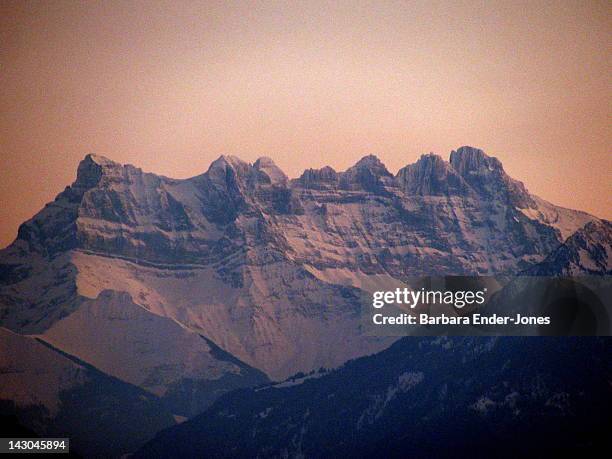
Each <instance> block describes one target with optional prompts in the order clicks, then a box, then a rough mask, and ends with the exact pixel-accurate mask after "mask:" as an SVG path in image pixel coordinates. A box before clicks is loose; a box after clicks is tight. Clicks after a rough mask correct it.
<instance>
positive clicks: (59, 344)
mask: <svg viewBox="0 0 612 459" xmlns="http://www.w3.org/2000/svg"><path fill="white" fill-rule="evenodd" d="M611 246H612V243H611V235H610V222H607V221H605V220H600V219H597V218H596V217H594V216H591V215H588V214H586V213H584V212H580V211H574V210H569V209H564V208H561V207H558V206H555V205H553V204H551V203H548V202H546V201H544V200H542V199H540V198H538V197H536V196H534V195H531V194H530V193H529V192H528V191H527V189H526V188H525V186H524V185H523V184H522V183H521V182H519V181H517V180H514V179H512V178H511V177H509V176H508V175H507V174H506V172H505V171H504V169H503V167H502V164H501V162H500V161H499V160H497V159H496V158H493V157H489V156H487V155H486V154H485V153H484V152H483V151H482V150H479V149H475V148H472V147H461V148H459V149H457V150H456V151H453V152H452V153H451V155H450V161H446V160H444V159H443V158H441V157H440V156H437V155H434V154H428V155H423V156H422V157H421V158H420V159H419V160H418V161H417V162H416V163H414V164H411V165H408V166H406V167H404V168H402V169H401V170H400V171H399V172H398V173H397V174H396V175H393V174H392V173H390V172H389V171H388V170H387V169H386V167H385V166H384V164H382V162H381V161H380V160H379V159H378V158H376V157H375V156H371V155H370V156H366V157H364V158H363V159H361V160H360V161H358V162H357V163H356V164H355V165H354V166H352V167H350V168H349V169H347V170H346V171H343V172H338V171H335V170H334V169H332V168H331V167H324V168H322V169H317V170H315V169H309V170H307V171H305V172H304V173H303V174H302V175H301V176H300V177H299V178H296V179H292V180H290V179H289V178H288V177H287V176H286V175H285V174H284V173H283V171H282V170H280V169H279V168H278V167H277V166H276V165H275V164H274V162H273V161H272V159H270V158H260V159H258V160H257V161H256V162H255V163H254V164H249V163H246V162H244V161H242V160H240V159H239V158H236V157H233V156H221V157H220V158H219V159H217V160H216V161H214V162H213V163H212V164H211V166H210V167H209V169H208V171H206V172H205V173H203V174H201V175H198V176H195V177H192V178H189V179H184V180H176V179H171V178H167V177H163V176H158V175H155V174H152V173H146V172H143V171H142V170H141V169H139V168H137V167H135V166H132V165H121V164H118V163H116V162H113V161H111V160H109V159H106V158H104V157H100V156H95V155H87V156H86V157H85V158H84V159H83V160H82V161H81V163H80V164H79V166H78V170H77V178H76V180H75V182H74V183H73V184H72V185H70V186H69V187H67V188H66V189H65V190H64V191H63V192H61V193H60V194H59V195H58V196H57V197H56V199H55V200H54V201H53V202H51V203H49V204H47V205H46V206H45V208H44V209H42V210H41V211H40V212H39V213H38V214H36V215H35V216H34V217H33V218H32V219H30V220H28V221H27V222H25V223H24V224H23V225H21V227H20V228H19V232H18V236H17V239H16V240H15V242H13V243H12V244H11V245H10V246H9V247H7V248H6V249H4V250H2V251H1V252H0V327H3V328H4V329H5V330H4V331H3V333H9V334H10V333H12V334H15V333H16V334H18V335H30V337H29V338H28V339H33V338H31V337H32V336H34V337H35V338H36V340H38V341H37V342H38V343H45V345H46V346H48V348H49V349H53V350H54V352H58V353H61V355H62V356H69V358H70V359H73V360H72V361H73V362H78V365H86V366H91V367H92V368H94V369H95V370H96V371H98V372H100V373H102V374H104V375H107V376H108V377H111V378H114V379H113V381H115V382H114V384H115V385H117V384H118V385H121V384H124V385H125V387H124V389H125V391H127V392H129V393H130V394H132V393H133V392H130V391H133V390H139V391H144V392H145V393H146V394H148V396H151V397H153V398H154V400H155V403H159V404H160V406H163V407H164V409H165V410H166V411H167V413H168V415H169V416H171V415H174V416H175V419H179V420H180V419H183V418H184V417H190V416H193V415H194V414H197V413H199V412H201V411H202V410H203V409H204V408H206V407H207V406H208V405H210V403H212V402H213V401H214V400H215V399H217V398H218V397H219V396H221V395H222V394H223V393H225V392H227V391H229V390H231V389H234V388H240V387H252V386H256V385H259V384H262V383H265V382H266V381H269V380H282V379H284V378H286V377H288V376H290V375H292V374H295V373H297V372H309V371H312V370H316V369H319V368H320V367H324V368H335V367H338V366H340V365H342V364H343V363H344V362H346V361H348V360H350V359H353V358H356V357H360V356H364V355H368V354H374V353H377V352H379V351H381V350H383V349H385V348H387V347H388V346H389V345H390V344H391V343H392V341H393V338H379V337H371V336H365V335H364V334H363V332H362V328H361V322H360V320H361V319H360V314H359V312H360V310H361V308H362V306H363V305H364V304H367V303H368V301H369V300H370V292H372V291H374V290H384V289H389V288H395V287H401V286H404V285H405V284H406V282H407V281H408V279H409V278H410V277H411V276H421V275H460V274H461V275H463V274H466V275H477V274H478V275H479V274H515V273H522V272H526V271H530V270H531V271H534V270H535V271H538V270H540V271H541V272H545V273H547V275H549V273H555V272H557V273H559V274H562V273H570V274H572V275H574V274H576V273H588V274H609V273H610V265H611V263H610V252H611V250H610V247H611ZM540 271H538V272H540ZM8 336H9V337H10V339H7V340H6V342H7V343H10V342H16V341H17V340H15V339H13V335H8ZM109 343H110V344H109ZM0 352H1V353H0V363H1V362H2V359H1V358H2V357H3V354H2V353H5V354H6V353H8V352H10V350H9V349H6V348H5V349H1V350H0ZM4 357H6V356H4ZM58 362H59V361H58ZM62 362H63V361H62ZM10 365H13V366H14V365H17V364H16V363H15V362H13V361H12V360H11V364H10ZM58 365H59V363H58ZM62 365H64V363H62ZM11 368H12V370H11V371H13V370H15V371H22V372H23V373H22V374H23V375H32V376H31V377H34V376H33V375H34V374H41V372H42V374H45V371H47V370H44V369H40V368H37V367H36V365H33V366H30V367H28V368H18V365H17V367H16V368H13V367H11ZM43 370H44V371H43ZM53 371H54V373H53V374H56V373H57V370H53ZM37 372H38V373H37ZM24 377H27V376H24ZM2 378H6V377H5V376H3V375H2V374H0V400H2V399H7V400H12V401H13V402H14V403H15V406H16V407H17V408H18V411H19V410H30V408H31V406H30V405H31V404H35V402H34V401H33V400H30V399H28V400H17V401H15V400H14V397H13V395H14V393H13V392H11V391H10V390H9V389H6V388H9V387H10V384H15V382H12V383H10V384H8V385H7V384H2V382H3V380H2ZM75 378H76V376H75ZM79 378H80V377H79ZM66 384H67V387H68V388H69V389H70V390H71V391H72V390H77V389H78V388H81V387H83V383H82V378H81V379H78V378H77V379H75V380H74V381H66ZM121 387H123V386H121ZM3 388H4V389H3ZM52 395H53V394H52ZM57 397H59V395H58V394H54V395H53V396H52V397H41V398H40V403H39V405H40V407H39V408H40V409H41V410H42V411H43V412H44V411H45V410H47V411H48V412H51V411H50V408H49V407H48V406H47V405H49V403H51V402H47V401H46V400H52V401H53V402H57ZM130 400H131V399H130ZM11 406H13V405H11ZM20 412H22V411H20ZM71 416H72V414H71ZM71 419H72V418H71ZM37 422H41V421H40V419H39V418H38V417H35V419H34V420H33V421H31V423H37ZM160 422H162V423H163V422H167V421H166V418H164V420H163V421H160ZM126 448H127V447H126ZM126 450H127V449H126Z"/></svg>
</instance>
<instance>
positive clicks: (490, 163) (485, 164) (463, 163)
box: [450, 146, 503, 175]
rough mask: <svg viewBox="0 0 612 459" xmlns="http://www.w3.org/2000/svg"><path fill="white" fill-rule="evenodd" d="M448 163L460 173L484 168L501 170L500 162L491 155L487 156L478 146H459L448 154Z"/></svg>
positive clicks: (463, 173)
mask: <svg viewBox="0 0 612 459" xmlns="http://www.w3.org/2000/svg"><path fill="white" fill-rule="evenodd" d="M450 163H451V165H452V166H453V167H454V168H455V170H456V171H457V172H459V173H460V174H461V175H466V174H468V173H470V171H475V172H478V171H479V170H480V169H482V168H485V169H488V170H489V171H491V172H492V171H494V170H502V171H503V166H502V163H501V162H500V161H499V160H498V159H497V158H495V157H493V156H488V155H487V154H486V153H485V152H484V151H482V150H481V149H480V148H474V147H470V146H463V147H459V148H458V149H457V150H453V151H452V152H451V154H450Z"/></svg>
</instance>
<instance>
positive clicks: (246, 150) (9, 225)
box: [0, 0, 612, 246]
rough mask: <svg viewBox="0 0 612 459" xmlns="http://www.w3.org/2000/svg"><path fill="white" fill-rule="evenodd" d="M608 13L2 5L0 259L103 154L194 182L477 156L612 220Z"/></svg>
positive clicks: (574, 9)
mask: <svg viewBox="0 0 612 459" xmlns="http://www.w3.org/2000/svg"><path fill="white" fill-rule="evenodd" d="M611 44H612V4H611V3H610V2H609V1H605V0H604V1H601V2H596V1H585V0H583V1H575V2H570V1H557V2H538V1H526V2H520V1H508V2H500V1H482V2H479V1H469V2H468V1H465V2H461V1H445V2H435V1H422V2H421V1H418V2H415V1H405V2H383V1H377V2H344V1H336V2H319V1H312V0H310V1H304V2H287V1H283V2H262V3H259V2H247V1H244V2H236V3H230V2H227V1H223V2H212V1H205V2H204V1H203V2H178V1H176V0H174V1H171V2H154V1H147V2H136V1H130V2H111V1H104V2H99V3H98V2H77V1H71V2H59V1H37V2H25V1H15V2H8V1H5V0H0V246H4V245H6V244H8V243H9V242H10V241H11V240H12V239H13V238H14V237H15V235H16V231H17V227H18V225H19V223H21V222H22V221H24V220H26V219H28V218H29V217H31V216H32V215H33V214H34V213H35V212H37V211H38V210H39V209H40V208H41V207H42V206H43V205H44V204H45V203H46V202H48V201H50V200H52V199H53V198H54V196H55V195H56V194H57V193H59V192H60V191H61V190H62V189H63V188H64V187H65V186H66V185H68V184H70V183H71V182H72V181H73V180H74V178H75V175H76V167H77V165H78V162H79V160H80V159H81V158H82V157H83V156H84V155H85V154H86V153H89V152H94V153H97V154H101V155H105V156H108V157H109V158H111V159H114V160H116V161H119V162H122V163H132V164H135V165H137V166H139V167H141V168H143V169H144V170H146V171H151V172H156V173H160V174H163V175H167V176H171V177H177V178H180V177H188V176H192V175H196V174H199V173H201V172H203V171H205V170H206V169H207V168H208V166H209V164H210V162H211V161H212V160H214V159H215V158H216V157H218V156H219V155H220V154H223V153H226V154H235V155H237V156H240V157H241V158H243V159H244V160H247V161H251V162H252V161H254V160H255V159H256V158H257V157H258V156H262V155H267V156H270V157H272V158H273V159H274V160H275V161H276V163H277V164H278V165H279V166H280V167H281V168H282V169H284V170H285V171H286V172H287V173H288V175H289V176H292V177H294V176H297V175H299V174H300V173H301V171H302V170H303V169H305V168H307V167H321V166H323V165H331V166H332V167H334V168H336V169H338V170H341V169H344V168H346V167H347V166H349V165H351V164H352V163H354V162H356V161H357V160H358V159H359V158H360V157H361V156H363V155H365V154H369V153H374V154H376V155H378V156H379V157H380V158H381V159H382V161H383V162H384V163H385V164H386V165H387V167H388V168H389V169H390V170H391V171H392V172H396V171H397V169H399V168H400V167H402V166H404V165H406V164H408V163H411V162H414V161H415V160H416V159H417V158H418V157H419V156H420V155H421V154H422V153H427V152H430V151H433V152H436V153H439V154H441V155H442V156H444V157H445V158H448V154H449V152H450V150H451V149H454V148H457V147H459V146H461V145H472V146H477V147H480V148H482V149H484V150H485V151H486V152H487V153H489V154H491V155H494V156H497V157H498V158H500V159H501V161H502V162H503V164H504V166H505V168H506V170H507V171H508V172H509V173H510V174H511V175H512V176H514V177H515V178H518V179H520V180H522V181H523V182H525V184H526V185H527V187H528V188H529V190H530V191H531V192H533V193H535V194H538V195H540V196H542V197H543V198H545V199H548V200H550V201H552V202H554V203H556V204H559V205H563V206H566V207H572V208H580V209H584V210H587V211H589V212H592V213H594V214H596V215H598V216H601V217H606V218H612V204H611V201H610V196H612V185H611V184H612V180H611V179H612V172H611V171H612V154H611V146H612V145H611V144H612V133H611V132H612V131H611V127H610V120H611V119H612V117H611V107H612V104H611V100H610V99H611V92H612V91H611V88H612V84H611V83H612V81H611V80H612V65H611V60H612V58H611V56H612V52H611V49H610V47H611Z"/></svg>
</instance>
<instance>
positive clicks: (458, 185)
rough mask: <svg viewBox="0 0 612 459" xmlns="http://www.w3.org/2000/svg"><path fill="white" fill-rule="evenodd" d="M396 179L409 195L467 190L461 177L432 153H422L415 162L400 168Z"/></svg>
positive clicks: (463, 192)
mask: <svg viewBox="0 0 612 459" xmlns="http://www.w3.org/2000/svg"><path fill="white" fill-rule="evenodd" d="M396 179H397V181H398V182H399V185H400V187H401V188H402V189H403V190H404V192H406V193H407V194H409V195H423V196H426V195H434V196H435V195H463V194H466V193H467V192H468V191H469V186H468V184H467V183H466V182H465V180H464V179H463V177H461V175H459V173H458V172H457V171H456V170H455V169H454V168H453V167H452V166H451V165H450V163H448V162H446V161H445V160H444V159H442V157H441V156H439V155H436V154H434V153H429V154H426V155H422V156H421V157H420V158H419V160H418V161H417V162H416V163H414V164H409V165H408V166H406V167H404V168H402V169H400V171H399V172H398V173H397V176H396Z"/></svg>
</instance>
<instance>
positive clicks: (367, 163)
mask: <svg viewBox="0 0 612 459" xmlns="http://www.w3.org/2000/svg"><path fill="white" fill-rule="evenodd" d="M363 169H368V170H369V171H371V172H372V173H373V174H374V175H376V176H377V177H381V176H390V175H391V173H390V172H389V171H388V170H387V168H386V167H385V165H384V164H383V162H382V161H381V160H380V159H378V157H377V156H376V155H366V156H364V157H363V158H361V159H360V160H359V161H357V162H356V163H355V164H354V165H353V166H351V167H350V168H348V169H347V170H346V173H349V172H351V171H356V170H363Z"/></svg>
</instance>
